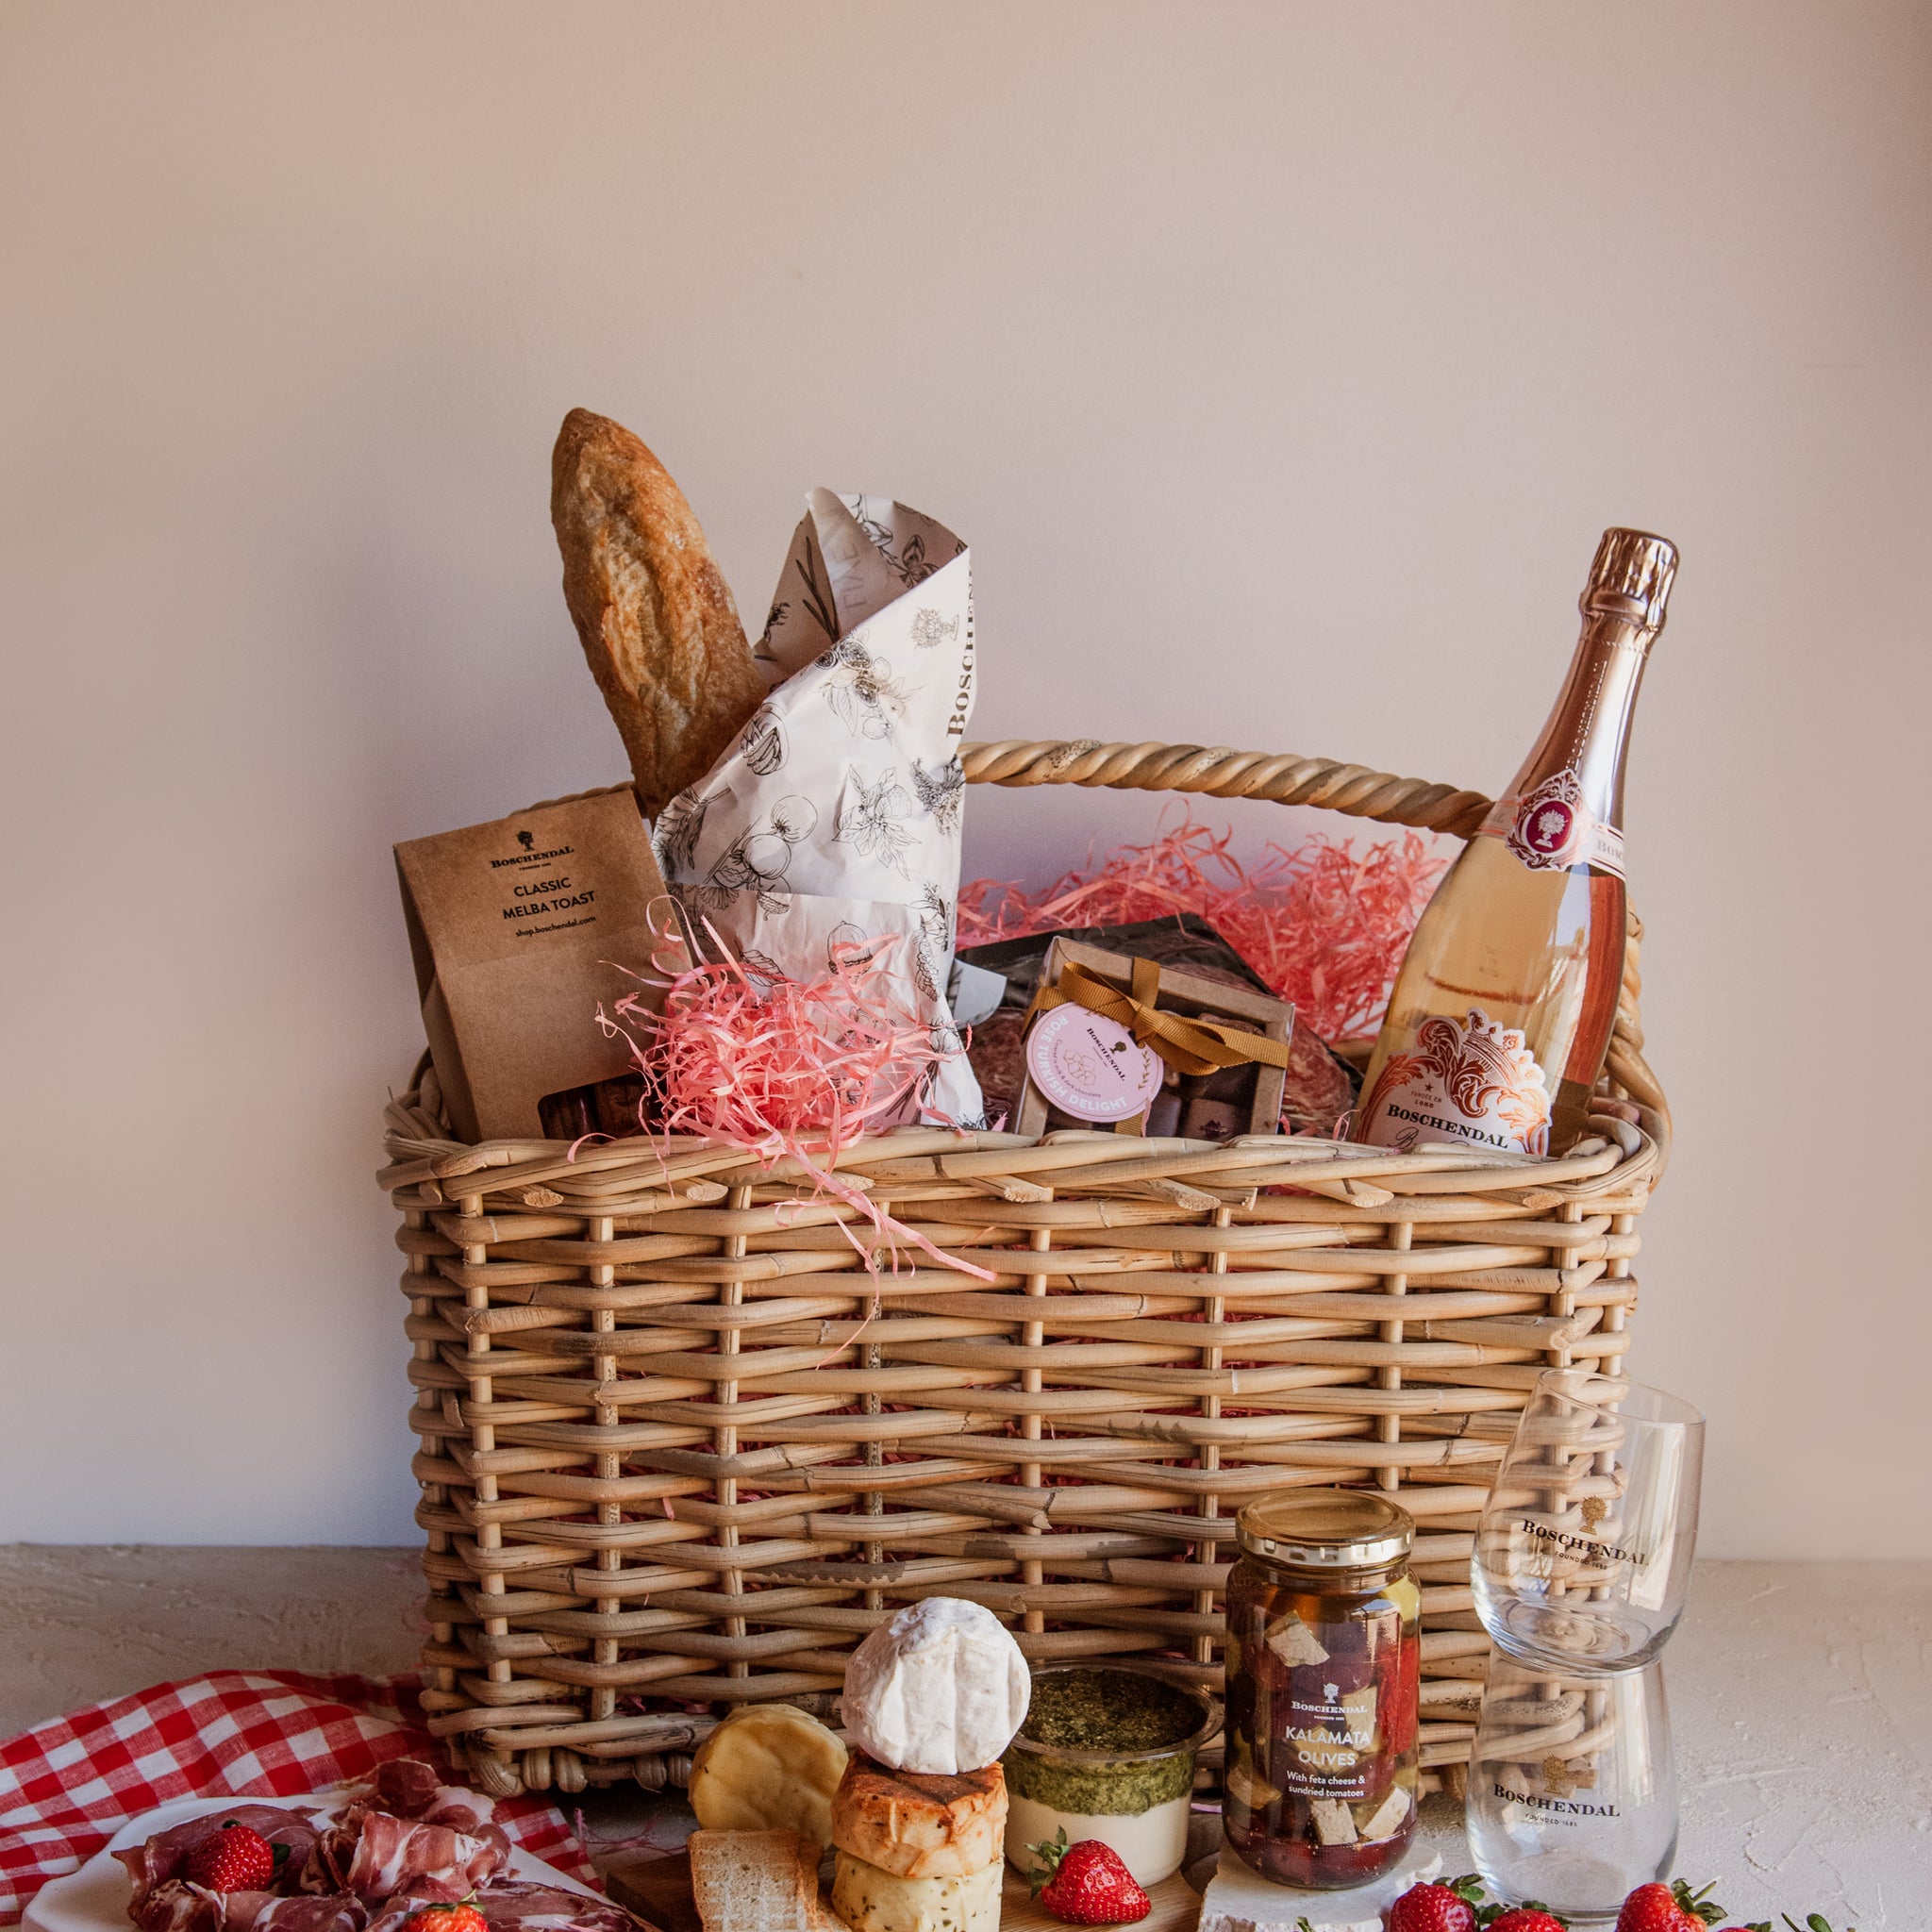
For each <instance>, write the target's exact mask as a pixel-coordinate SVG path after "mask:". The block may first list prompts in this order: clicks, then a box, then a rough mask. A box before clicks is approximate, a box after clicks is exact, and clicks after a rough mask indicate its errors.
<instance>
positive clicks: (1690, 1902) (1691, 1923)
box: [1617, 1878, 1724, 1932]
mask: <svg viewBox="0 0 1932 1932" xmlns="http://www.w3.org/2000/svg"><path fill="white" fill-rule="evenodd" d="M1709 1890H1710V1887H1709V1886H1706V1887H1705V1888H1704V1890H1703V1891H1692V1890H1691V1888H1690V1887H1689V1886H1688V1885H1686V1884H1685V1883H1684V1881H1683V1880H1682V1879H1681V1878H1674V1879H1673V1880H1672V1881H1671V1882H1670V1884H1668V1885H1663V1884H1651V1885H1640V1886H1639V1887H1638V1888H1637V1890H1635V1891H1633V1892H1632V1893H1631V1894H1630V1895H1629V1897H1628V1898H1626V1899H1625V1900H1624V1908H1623V1910H1622V1911H1620V1912H1619V1913H1618V1914H1617V1932H1706V1928H1707V1926H1711V1925H1715V1924H1717V1922H1718V1921H1719V1920H1720V1919H1722V1918H1723V1917H1724V1907H1722V1906H1717V1905H1712V1904H1711V1903H1710V1901H1709V1900H1708V1899H1707V1897H1706V1896H1705V1893H1706V1892H1708V1891H1709Z"/></svg>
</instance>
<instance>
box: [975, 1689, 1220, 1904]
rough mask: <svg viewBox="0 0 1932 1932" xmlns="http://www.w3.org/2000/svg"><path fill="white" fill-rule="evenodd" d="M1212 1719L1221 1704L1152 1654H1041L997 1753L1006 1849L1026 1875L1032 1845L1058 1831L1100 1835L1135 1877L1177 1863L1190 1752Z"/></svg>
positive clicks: (1150, 1879) (1216, 1723)
mask: <svg viewBox="0 0 1932 1932" xmlns="http://www.w3.org/2000/svg"><path fill="white" fill-rule="evenodd" d="M1220 1728H1221V1705H1220V1703H1219V1701H1218V1700H1217V1699H1215V1698H1213V1697H1210V1696H1209V1695H1208V1693H1207V1692H1206V1691H1202V1690H1199V1689H1197V1688H1196V1687H1195V1686H1194V1685H1193V1684H1191V1682H1190V1681H1189V1680H1188V1678H1187V1676H1186V1674H1184V1673H1182V1672H1180V1671H1177V1670H1174V1669H1173V1668H1171V1667H1164V1666H1162V1665H1160V1664H1158V1663H1142V1662H1140V1661H1139V1660H1132V1661H1119V1662H1109V1663H1104V1664H1103V1663H1071V1664H1045V1665H1042V1666H1041V1667H1040V1668H1039V1669H1037V1670H1035V1672H1034V1673H1033V1702H1032V1704H1031V1705H1030V1707H1028V1709H1027V1712H1026V1721H1025V1723H1024V1724H1022V1725H1021V1726H1020V1735H1019V1736H1018V1737H1017V1738H1015V1739H1014V1740H1013V1741H1012V1743H1011V1744H1010V1745H1008V1748H1007V1753H1006V1756H1005V1757H1003V1758H1001V1760H1000V1762H1001V1764H1002V1765H1003V1766H1004V1767H1005V1769H1006V1776H1007V1858H1008V1862H1009V1863H1010V1864H1011V1865H1012V1866H1013V1867H1014V1869H1015V1870H1017V1871H1019V1872H1022V1873H1024V1874H1026V1875H1028V1876H1029V1877H1030V1876H1031V1875H1032V1874H1033V1873H1034V1871H1035V1870H1036V1869H1037V1868H1038V1867H1039V1865H1040V1863H1041V1860H1040V1858H1039V1857H1038V1856H1037V1855H1036V1854H1035V1853H1034V1852H1033V1850H1032V1849H1031V1847H1033V1846H1034V1845H1036V1844H1042V1843H1046V1844H1050V1843H1052V1842H1053V1841H1054V1840H1055V1839H1056V1837H1057V1836H1058V1834H1059V1833H1060V1832H1065V1833H1066V1835H1067V1842H1068V1843H1069V1844H1078V1843H1079V1842H1080V1840H1082V1839H1099V1840H1101V1841H1102V1842H1103V1843H1105V1844H1108V1845H1111V1846H1112V1847H1113V1849H1114V1850H1115V1851H1116V1852H1117V1853H1119V1855H1120V1857H1121V1861H1122V1862H1123V1863H1124V1865H1125V1866H1126V1868H1127V1870H1128V1871H1129V1872H1131V1873H1132V1874H1134V1877H1135V1878H1136V1879H1137V1880H1138V1881H1139V1882H1140V1883H1141V1885H1155V1884H1158V1882H1159V1881H1160V1880H1161V1879H1163V1878H1167V1877H1171V1876H1172V1875H1173V1874H1174V1873H1175V1872H1177V1871H1179V1870H1180V1867H1181V1861H1182V1859H1183V1858H1185V1857H1186V1856H1187V1850H1188V1801H1189V1797H1190V1794H1191V1792H1192V1790H1193V1789H1194V1759H1195V1756H1196V1754H1197V1753H1198V1752H1199V1751H1200V1749H1201V1746H1202V1745H1203V1744H1205V1743H1207V1741H1208V1740H1209V1739H1210V1738H1212V1737H1213V1736H1214V1735H1215V1734H1216V1732H1218V1731H1219V1730H1220Z"/></svg>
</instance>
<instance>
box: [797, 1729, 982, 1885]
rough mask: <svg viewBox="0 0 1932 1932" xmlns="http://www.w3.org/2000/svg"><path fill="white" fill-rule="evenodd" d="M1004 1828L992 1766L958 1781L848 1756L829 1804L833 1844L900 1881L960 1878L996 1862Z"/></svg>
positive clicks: (857, 1755)
mask: <svg viewBox="0 0 1932 1932" xmlns="http://www.w3.org/2000/svg"><path fill="white" fill-rule="evenodd" d="M1006 1830H1007V1780H1006V1774H1005V1773H1004V1772H1002V1771H1001V1769H1000V1767H999V1766H998V1765H997V1764H989V1765H988V1766H987V1767H986V1769H985V1770H984V1771H969V1772H966V1773H964V1774H961V1775H960V1776H958V1777H947V1776H945V1775H944V1774H941V1773H923V1772H911V1771H891V1770H889V1769H888V1768H887V1767H886V1766H885V1765H883V1764H878V1763H875V1762H874V1760H873V1759H872V1758H870V1757H865V1756H863V1755H862V1754H861V1753H858V1752H854V1753H853V1755H852V1757H851V1759H850V1761H849V1762H848V1763H847V1764H846V1766H845V1775H844V1776H843V1777H842V1778H841V1780H840V1782H839V1790H838V1792H837V1794H836V1795H835V1796H834V1798H833V1799H832V1842H833V1843H834V1844H835V1845H837V1846H838V1847H839V1849H840V1850H841V1851H844V1852H850V1853H851V1854H852V1856H853V1857H855V1858H859V1859H862V1860H863V1861H864V1862H865V1863H866V1864H868V1865H876V1866H877V1867H878V1868H879V1870H880V1871H882V1872H890V1873H892V1874H894V1875H895V1876H897V1877H900V1878H961V1877H965V1876H966V1875H968V1874H971V1873H974V1872H979V1871H983V1870H984V1869H985V1868H986V1867H987V1866H988V1865H992V1864H997V1863H998V1862H999V1858H1000V1852H1001V1845H1002V1842H1003V1840H1005V1837H1006Z"/></svg>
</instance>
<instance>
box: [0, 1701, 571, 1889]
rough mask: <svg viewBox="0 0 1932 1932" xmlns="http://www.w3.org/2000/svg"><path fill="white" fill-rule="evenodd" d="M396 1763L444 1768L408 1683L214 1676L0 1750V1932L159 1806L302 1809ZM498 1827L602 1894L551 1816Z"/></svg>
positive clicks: (98, 1709)
mask: <svg viewBox="0 0 1932 1932" xmlns="http://www.w3.org/2000/svg"><path fill="white" fill-rule="evenodd" d="M391 1757H429V1758H431V1759H433V1760H434V1761H436V1762H438V1763H443V1764H446V1762H447V1760H446V1759H444V1758H443V1757H442V1755H441V1752H440V1751H439V1750H438V1748H437V1745H436V1742H435V1740H434V1739H432V1738H431V1737H430V1735H429V1733H428V1732H427V1731H426V1730H425V1728H424V1723H423V1709H422V1707H421V1706H420V1705H419V1704H418V1703H417V1701H416V1680H415V1679H414V1678H413V1677H391V1678H387V1679H384V1678H375V1677H311V1676H308V1675H306V1674H303V1673H301V1672H299V1671H216V1672H213V1673H211V1674H209V1675H208V1676H206V1677H192V1678H190V1679H188V1680H186V1681H185V1682H182V1683H179V1684H157V1685H156V1686H155V1687H154V1689H153V1690H151V1691H139V1692H137V1693H136V1694H135V1695H134V1696H132V1697H117V1698H115V1699H114V1700H113V1702H112V1703H110V1704H96V1705H93V1706H92V1707H90V1708H89V1709H87V1710H76V1711H75V1712H73V1713H71V1714H70V1715H69V1716H67V1717H57V1718H54V1719H52V1720H50V1721H49V1722H48V1723H46V1724H38V1725H36V1726H35V1727H34V1728H33V1729H32V1730H30V1731H23V1732H22V1733H21V1734H20V1736H19V1737H17V1738H9V1739H8V1740H7V1741H6V1742H4V1743H0V1925H10V1924H14V1922H15V1921H17V1920H18V1919H19V1917H20V1915H21V1913H22V1912H23V1911H24V1910H25V1907H26V1904H27V1901H28V1900H29V1899H31V1898H32V1897H33V1895H34V1893H35V1892H37V1891H38V1890H40V1889H41V1887H42V1886H43V1885H44V1884H46V1882H47V1881H48V1879H50V1878H58V1877H59V1876H60V1875H61V1874H63V1873H67V1872H73V1871H76V1870H77V1869H78V1868H79V1867H80V1866H82V1865H84V1864H85V1863H86V1862H87V1861H88V1859H90V1858H91V1857H93V1855H94V1854H95V1853H96V1852H97V1851H99V1850H100V1849H101V1847H102V1846H103V1845H105V1844H106V1843H107V1842H108V1840H109V1839H110V1838H112V1837H113V1835H114V1834H115V1833H116V1832H117V1831H118V1830H120V1828H121V1827H122V1825H124V1824H126V1823H127V1821H128V1820H129V1819H130V1818H138V1817H139V1816H140V1815H141V1814H142V1812H143V1811H152V1810H153V1809H154V1808H155V1807H156V1806H158V1805H165V1804H167V1803H168V1802H169V1801H170V1800H171V1799H175V1798H222V1797H233V1798H291V1797H300V1796H301V1795H302V1794H303V1793H304V1792H306V1791H317V1790H325V1789H326V1788H327V1787H328V1786H330V1785H336V1784H341V1783H343V1782H344V1781H345V1780H347V1779H351V1778H358V1777H363V1776H366V1775H367V1774H368V1773H370V1772H371V1771H373V1770H374V1769H375V1766H376V1765H378V1764H381V1763H384V1762H385V1761H386V1760H388V1759H389V1758H391ZM451 1779H452V1782H455V1783H460V1782H461V1780H460V1779H458V1778H457V1777H455V1775H454V1774H451ZM496 1817H497V1822H498V1823H499V1824H501V1825H502V1826H503V1828H504V1830H505V1831H507V1832H508V1834H509V1836H510V1838H511V1839H512V1840H514V1841H515V1842H516V1843H517V1844H519V1845H521V1846H522V1847H523V1848H524V1849H525V1851H526V1852H533V1853H535V1854H536V1856H537V1857H540V1858H545V1859H548V1860H549V1862H550V1863H551V1864H553V1865H556V1866H558V1868H559V1869H560V1870H562V1871H565V1872H568V1873H570V1874H572V1875H573V1876H575V1877H577V1878H581V1879H584V1880H585V1881H587V1882H589V1883H592V1884H594V1883H595V1882H596V1881H595V1876H594V1874H592V1872H591V1867H590V1864H589V1861H588V1860H587V1859H586V1858H585V1857H584V1854H583V1850H582V1847H581V1846H579V1845H578V1843H577V1841H576V1840H575V1838H573V1837H572V1836H571V1832H570V1827H569V1826H568V1825H567V1824H565V1823H564V1819H563V1814H562V1813H561V1812H560V1811H558V1809H557V1807H555V1806H553V1805H546V1804H545V1803H543V1801H542V1800H541V1799H540V1798H528V1797H525V1798H510V1799H507V1800H502V1801H499V1803H498V1805H497V1807H496Z"/></svg>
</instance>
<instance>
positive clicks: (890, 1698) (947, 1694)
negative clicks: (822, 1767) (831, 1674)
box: [839, 1596, 1033, 1776]
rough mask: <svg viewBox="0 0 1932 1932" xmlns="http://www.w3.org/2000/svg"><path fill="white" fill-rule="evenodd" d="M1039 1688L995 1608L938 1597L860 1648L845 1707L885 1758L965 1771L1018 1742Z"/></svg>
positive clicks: (861, 1735) (921, 1767) (853, 1728)
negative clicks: (1034, 1694) (1034, 1687)
mask: <svg viewBox="0 0 1932 1932" xmlns="http://www.w3.org/2000/svg"><path fill="white" fill-rule="evenodd" d="M1032 1694H1033V1680H1032V1677H1031V1675H1030V1674H1029V1673H1028V1671H1027V1669H1026V1659H1025V1658H1024V1657H1022V1656H1021V1654H1020V1646H1019V1645H1018V1644H1017V1643H1015V1642H1014V1641H1013V1640H1012V1639H1011V1638H1010V1637H1009V1636H1008V1634H1007V1631H1006V1627H1005V1625H1004V1624H1001V1623H1000V1621H999V1619H998V1618H997V1617H995V1616H994V1615H993V1613H992V1612H991V1610H989V1609H986V1608H984V1607H981V1606H980V1605H978V1604H969V1603H966V1602H963V1601H962V1600H961V1599H959V1598H958V1597H951V1596H929V1597H927V1598H926V1599H925V1600H924V1602H923V1603H917V1604H911V1605H908V1607H906V1608H905V1609H903V1610H901V1611H900V1612H899V1614H898V1615H897V1616H896V1617H894V1618H893V1619H892V1621H891V1623H890V1624H881V1625H880V1626H879V1628H878V1629H876V1630H874V1632H873V1633H872V1635H871V1636H870V1637H868V1638H867V1639H866V1640H865V1641H864V1642H863V1643H861V1644H860V1645H859V1646H858V1649H857V1650H856V1651H854V1652H853V1653H852V1661H851V1662H850V1663H849V1664H848V1665H847V1666H846V1669H845V1695H844V1697H843V1699H842V1700H841V1703H840V1706H839V1712H840V1715H841V1717H842V1718H843V1719H844V1722H845V1728H846V1730H847V1731H848V1732H849V1733H850V1734H851V1736H852V1738H853V1740H854V1741H855V1742H856V1743H857V1744H858V1747H859V1748H860V1749H861V1750H862V1751H864V1752H865V1753H866V1755H867V1756H868V1757H875V1758H877V1759H878V1761H879V1762H880V1763H881V1764H885V1765H889V1766H891V1768H892V1769H893V1770H894V1771H915V1772H927V1773H944V1774H946V1775H948V1776H957V1775H958V1774H959V1773H961V1772H968V1771H979V1770H981V1769H983V1768H984V1767H985V1766H987V1765H989V1764H991V1763H992V1762H993V1760H994V1759H995V1758H996V1757H999V1755H1000V1753H1001V1752H1003V1751H1004V1750H1005V1749H1006V1748H1007V1746H1008V1744H1010V1743H1011V1742H1012V1741H1013V1737H1014V1734H1015V1733H1016V1732H1017V1731H1018V1730H1019V1728H1020V1724H1021V1723H1022V1721H1023V1720H1024V1717H1025V1715H1026V1707H1027V1704H1028V1702H1029V1701H1030V1700H1031V1698H1032Z"/></svg>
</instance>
